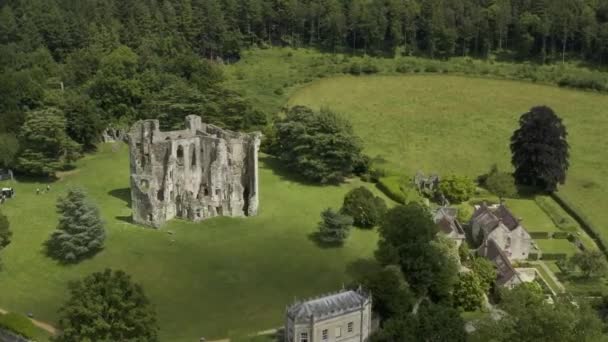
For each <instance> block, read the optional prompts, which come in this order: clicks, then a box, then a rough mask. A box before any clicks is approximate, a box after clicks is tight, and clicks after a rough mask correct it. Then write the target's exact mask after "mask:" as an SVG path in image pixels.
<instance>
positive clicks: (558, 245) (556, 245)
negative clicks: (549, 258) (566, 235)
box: [534, 239, 578, 256]
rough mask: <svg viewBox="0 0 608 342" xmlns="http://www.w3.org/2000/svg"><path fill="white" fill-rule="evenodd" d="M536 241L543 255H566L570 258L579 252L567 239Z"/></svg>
mask: <svg viewBox="0 0 608 342" xmlns="http://www.w3.org/2000/svg"><path fill="white" fill-rule="evenodd" d="M534 241H535V242H536V243H537V244H538V247H539V248H540V250H541V251H542V252H543V253H551V254H553V253H565V254H566V255H568V256H570V255H573V254H575V253H576V252H578V249H577V248H576V246H575V245H574V244H573V243H572V242H570V241H568V240H567V239H537V240H534Z"/></svg>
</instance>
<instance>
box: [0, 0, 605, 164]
mask: <svg viewBox="0 0 608 342" xmlns="http://www.w3.org/2000/svg"><path fill="white" fill-rule="evenodd" d="M0 7H1V10H0V69H1V73H0V119H1V120H0V142H1V143H0V156H1V158H0V167H3V166H5V167H8V166H14V165H17V169H18V170H19V171H21V172H24V173H31V174H50V173H52V171H54V170H57V169H60V168H61V167H62V165H65V164H69V163H70V162H71V160H73V159H75V158H77V157H78V155H79V153H81V152H82V151H87V150H92V149H94V148H95V144H96V143H97V142H98V141H99V137H100V135H101V133H102V132H103V130H104V129H105V128H107V127H109V126H112V127H126V126H127V125H128V124H130V123H131V122H133V121H134V120H137V119H144V118H158V119H160V120H161V124H162V125H163V126H164V127H165V128H175V127H176V126H179V125H180V124H181V123H182V122H183V117H184V116H185V115H188V114H198V115H202V116H203V118H204V119H205V120H206V121H208V122H211V123H215V124H218V125H220V126H224V127H228V128H232V129H242V130H247V129H253V128H259V127H262V126H264V125H266V123H267V122H266V121H267V117H268V115H267V114H268V113H262V112H261V111H260V110H258V109H256V108H255V107H254V106H252V104H251V101H250V99H247V98H244V97H243V96H241V95H240V94H238V93H236V92H234V91H232V90H229V89H227V88H226V87H225V86H223V85H222V80H223V75H222V67H221V64H222V63H231V62H234V61H236V60H238V59H239V55H240V52H241V51H243V49H246V48H248V47H252V46H257V47H269V46H292V47H315V48H319V49H321V50H324V51H329V52H332V51H336V52H337V51H339V52H343V53H352V54H369V55H379V56H396V55H407V56H410V55H411V56H422V57H428V58H434V59H448V58H450V57H452V56H471V57H476V58H490V57H493V58H496V57H497V56H498V57H500V58H505V59H508V60H513V61H529V62H531V63H539V64H547V63H561V62H564V61H566V60H568V61H581V62H584V63H586V64H587V65H589V66H593V67H602V66H603V65H604V63H605V62H606V57H607V56H608V0H425V1H422V0H352V1H351V0H242V1H239V0H214V1H207V0H27V1H26V0H1V1H0ZM49 141H51V142H52V143H48V142H49ZM42 142H45V143H44V144H41V143H42ZM44 165H47V166H48V165H51V167H50V168H49V167H45V166H44Z"/></svg>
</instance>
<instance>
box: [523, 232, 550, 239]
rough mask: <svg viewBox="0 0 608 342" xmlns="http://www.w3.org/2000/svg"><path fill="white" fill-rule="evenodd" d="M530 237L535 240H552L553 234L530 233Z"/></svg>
mask: <svg viewBox="0 0 608 342" xmlns="http://www.w3.org/2000/svg"><path fill="white" fill-rule="evenodd" d="M528 234H530V237H531V238H533V239H550V238H551V233H549V232H529V233H528Z"/></svg>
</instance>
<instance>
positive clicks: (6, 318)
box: [0, 312, 36, 339]
mask: <svg viewBox="0 0 608 342" xmlns="http://www.w3.org/2000/svg"><path fill="white" fill-rule="evenodd" d="M0 328H4V329H6V330H9V331H11V332H13V333H15V334H18V335H21V336H23V337H25V338H28V339H32V338H34V336H35V334H36V327H35V326H34V324H33V323H32V321H30V319H29V318H27V317H25V316H24V315H21V314H18V313H14V312H10V313H7V314H6V315H0Z"/></svg>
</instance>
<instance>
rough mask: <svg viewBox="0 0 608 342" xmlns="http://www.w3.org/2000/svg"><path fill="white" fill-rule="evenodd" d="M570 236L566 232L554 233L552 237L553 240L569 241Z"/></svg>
mask: <svg viewBox="0 0 608 342" xmlns="http://www.w3.org/2000/svg"><path fill="white" fill-rule="evenodd" d="M571 235H572V234H571V233H568V232H555V233H553V236H552V237H553V238H554V239H568V240H569V239H570V236H571Z"/></svg>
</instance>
